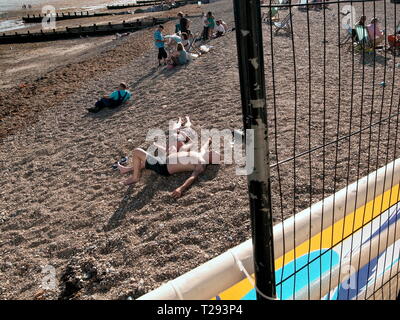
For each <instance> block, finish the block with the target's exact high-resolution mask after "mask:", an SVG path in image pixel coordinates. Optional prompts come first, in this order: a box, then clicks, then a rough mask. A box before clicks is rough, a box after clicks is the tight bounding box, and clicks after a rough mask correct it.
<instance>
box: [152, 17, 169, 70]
mask: <svg viewBox="0 0 400 320" xmlns="http://www.w3.org/2000/svg"><path fill="white" fill-rule="evenodd" d="M163 30H164V26H162V25H159V26H158V28H157V30H156V32H154V41H155V45H156V47H157V49H158V66H161V61H164V65H166V64H167V61H166V60H167V58H168V54H167V51H165V42H166V41H167V40H165V39H164V36H163V34H162V32H163Z"/></svg>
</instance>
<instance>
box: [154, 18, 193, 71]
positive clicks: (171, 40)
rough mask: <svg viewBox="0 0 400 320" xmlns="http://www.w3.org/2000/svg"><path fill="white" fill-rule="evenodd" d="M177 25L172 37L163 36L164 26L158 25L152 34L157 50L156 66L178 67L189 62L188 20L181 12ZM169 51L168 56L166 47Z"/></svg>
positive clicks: (189, 34)
mask: <svg viewBox="0 0 400 320" xmlns="http://www.w3.org/2000/svg"><path fill="white" fill-rule="evenodd" d="M178 18H179V24H177V25H176V29H175V34H174V35H173V36H164V34H163V31H164V26H163V25H159V26H158V28H157V30H156V31H155V32H154V42H155V46H156V47H157V49H158V65H159V66H161V65H162V64H164V65H170V66H178V65H185V64H186V63H188V61H189V55H188V52H187V50H188V49H189V47H190V41H189V40H190V39H191V38H192V37H193V36H192V34H191V32H190V29H189V27H190V20H189V19H187V18H185V17H184V14H183V12H179V13H178ZM167 46H168V48H169V49H170V50H169V51H170V54H168V52H167V50H166V47H167Z"/></svg>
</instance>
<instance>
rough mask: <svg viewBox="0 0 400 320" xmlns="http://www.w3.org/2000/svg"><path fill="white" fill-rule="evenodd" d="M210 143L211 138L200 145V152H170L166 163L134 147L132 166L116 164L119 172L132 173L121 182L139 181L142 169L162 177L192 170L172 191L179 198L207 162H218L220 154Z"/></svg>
mask: <svg viewBox="0 0 400 320" xmlns="http://www.w3.org/2000/svg"><path fill="white" fill-rule="evenodd" d="M210 145H211V138H210V139H209V140H208V141H207V142H206V143H205V144H204V145H203V146H202V147H201V149H200V152H194V151H190V152H188V151H179V152H177V153H174V154H170V155H169V156H168V157H167V161H166V163H164V162H163V161H162V159H160V158H158V157H154V156H152V155H151V154H149V153H147V152H146V151H144V150H143V149H140V148H136V149H135V150H134V151H133V166H132V167H124V166H121V165H119V166H118V167H119V170H120V173H121V174H126V173H130V172H133V175H132V176H131V177H129V178H128V179H127V180H125V181H124V182H122V184H124V185H131V184H135V183H137V182H139V181H140V178H141V174H142V170H143V169H148V170H152V171H154V172H156V173H158V174H159V175H161V176H164V177H169V176H171V175H173V174H175V173H181V172H192V174H191V176H190V177H189V178H188V179H186V181H185V182H184V183H183V184H182V185H181V186H180V187H178V188H176V189H175V190H174V191H173V192H172V197H174V198H180V197H181V196H182V194H183V193H184V192H185V191H186V190H187V189H188V188H189V187H190V186H191V185H192V184H193V183H194V182H195V181H196V180H197V178H198V177H199V176H200V175H201V174H202V173H203V172H204V171H205V170H206V167H207V165H208V164H219V163H220V155H219V154H218V153H217V152H213V151H212V150H211V149H210Z"/></svg>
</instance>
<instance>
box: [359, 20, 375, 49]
mask: <svg viewBox="0 0 400 320" xmlns="http://www.w3.org/2000/svg"><path fill="white" fill-rule="evenodd" d="M356 34H357V38H358V39H357V43H356V44H357V47H356V48H357V50H364V51H365V50H366V51H370V50H372V49H373V48H372V44H371V41H370V39H369V36H368V31H367V28H366V27H364V26H356Z"/></svg>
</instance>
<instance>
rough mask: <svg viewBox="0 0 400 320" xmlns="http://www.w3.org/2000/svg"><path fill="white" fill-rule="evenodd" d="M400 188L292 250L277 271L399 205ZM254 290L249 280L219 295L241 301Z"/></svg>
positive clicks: (284, 257)
mask: <svg viewBox="0 0 400 320" xmlns="http://www.w3.org/2000/svg"><path fill="white" fill-rule="evenodd" d="M399 187H400V185H399V184H397V185H395V186H394V187H392V188H391V189H389V190H387V191H386V192H384V193H383V194H381V195H379V196H377V197H376V198H375V199H373V200H371V201H369V202H368V203H367V204H366V205H364V206H361V207H360V208H358V209H356V211H353V212H352V213H350V214H348V215H347V216H345V217H344V218H343V219H341V220H339V221H338V222H336V223H335V224H334V225H333V226H330V227H328V228H326V229H324V230H323V231H322V232H321V233H319V234H317V235H315V236H313V237H312V238H311V240H309V241H305V242H303V243H302V244H300V245H299V246H297V247H296V249H295V250H294V249H293V250H291V251H289V252H288V253H286V254H285V255H284V256H282V257H280V258H278V259H276V260H275V270H278V269H280V268H282V267H283V262H285V265H286V264H288V263H290V262H291V261H293V260H294V256H295V255H294V254H295V252H296V258H299V257H301V256H303V255H304V254H306V253H309V252H310V251H315V250H320V249H321V248H325V249H327V248H333V247H334V246H335V245H337V244H338V243H340V242H341V241H342V240H343V239H344V238H346V237H348V236H350V235H351V234H352V233H354V232H356V231H358V230H359V229H361V228H362V227H363V226H365V225H366V224H367V223H369V222H370V221H371V220H372V219H374V218H376V217H377V216H379V215H380V214H382V213H383V212H385V211H386V210H387V209H389V208H390V207H391V206H393V205H395V204H396V203H398V202H399V201H400V192H399ZM321 237H322V242H321ZM321 244H322V247H321ZM252 289H253V287H252V285H251V283H250V282H249V281H248V279H243V280H242V281H240V282H238V283H237V284H235V285H234V286H232V287H231V288H229V289H227V290H225V291H224V292H223V293H221V294H220V295H219V296H220V297H221V299H223V300H239V299H241V298H243V296H245V295H246V294H247V293H248V292H249V291H250V290H252Z"/></svg>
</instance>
